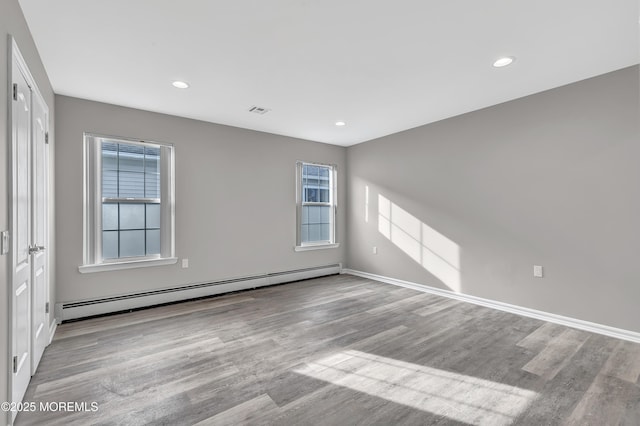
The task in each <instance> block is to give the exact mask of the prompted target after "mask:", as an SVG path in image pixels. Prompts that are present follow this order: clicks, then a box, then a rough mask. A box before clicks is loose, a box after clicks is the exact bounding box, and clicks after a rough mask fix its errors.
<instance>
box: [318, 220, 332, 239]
mask: <svg viewBox="0 0 640 426" xmlns="http://www.w3.org/2000/svg"><path fill="white" fill-rule="evenodd" d="M320 239H321V240H322V241H329V240H331V228H330V225H329V224H328V223H323V224H322V225H320Z"/></svg>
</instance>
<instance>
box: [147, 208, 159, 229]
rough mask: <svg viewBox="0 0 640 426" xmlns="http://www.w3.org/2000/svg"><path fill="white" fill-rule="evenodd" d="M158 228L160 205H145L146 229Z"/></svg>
mask: <svg viewBox="0 0 640 426" xmlns="http://www.w3.org/2000/svg"><path fill="white" fill-rule="evenodd" d="M150 228H160V204H147V229H150Z"/></svg>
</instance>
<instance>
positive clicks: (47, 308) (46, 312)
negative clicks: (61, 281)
mask: <svg viewBox="0 0 640 426" xmlns="http://www.w3.org/2000/svg"><path fill="white" fill-rule="evenodd" d="M44 313H45V314H48V313H49V302H47V303H45V304H44Z"/></svg>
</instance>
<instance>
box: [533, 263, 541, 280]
mask: <svg viewBox="0 0 640 426" xmlns="http://www.w3.org/2000/svg"><path fill="white" fill-rule="evenodd" d="M533 276H534V277H535V278H542V266H540V265H533Z"/></svg>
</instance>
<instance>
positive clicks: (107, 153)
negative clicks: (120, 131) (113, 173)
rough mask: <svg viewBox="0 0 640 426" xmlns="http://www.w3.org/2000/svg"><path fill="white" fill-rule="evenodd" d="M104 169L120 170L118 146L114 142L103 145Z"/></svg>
mask: <svg viewBox="0 0 640 426" xmlns="http://www.w3.org/2000/svg"><path fill="white" fill-rule="evenodd" d="M102 169H103V170H105V169H106V170H118V144H117V143H112V142H103V143H102Z"/></svg>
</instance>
